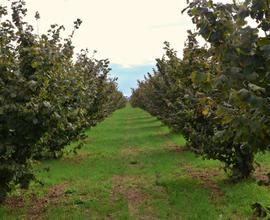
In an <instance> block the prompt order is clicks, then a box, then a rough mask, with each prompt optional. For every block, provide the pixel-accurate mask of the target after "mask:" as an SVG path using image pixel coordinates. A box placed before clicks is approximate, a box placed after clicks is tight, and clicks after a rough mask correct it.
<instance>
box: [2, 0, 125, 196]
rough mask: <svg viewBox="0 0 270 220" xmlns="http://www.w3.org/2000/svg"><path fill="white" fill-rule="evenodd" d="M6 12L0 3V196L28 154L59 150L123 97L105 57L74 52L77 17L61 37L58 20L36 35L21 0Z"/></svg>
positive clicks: (21, 172)
mask: <svg viewBox="0 0 270 220" xmlns="http://www.w3.org/2000/svg"><path fill="white" fill-rule="evenodd" d="M11 12H12V20H10V19H9V15H8V11H7V8H6V7H4V6H1V5H0V45H1V47H0V176H1V178H0V200H2V199H3V198H4V197H5V195H6V193H7V192H8V191H10V190H11V188H12V186H13V185H16V184H20V185H21V186H22V187H27V186H28V184H29V181H30V180H31V179H32V178H33V174H32V173H31V168H30V166H31V159H32V158H33V157H35V158H40V157H43V156H45V155H46V156H53V157H58V156H61V154H62V151H63V148H64V146H66V145H67V144H69V143H70V142H71V141H73V140H78V139H80V138H81V137H82V135H81V134H82V132H83V130H84V129H86V128H89V127H91V126H94V125H96V124H97V123H98V122H100V121H101V120H103V119H104V118H105V117H106V116H108V115H109V114H110V113H111V112H113V111H114V110H116V109H118V108H120V107H123V106H124V105H125V98H124V97H123V95H122V93H120V92H119V91H118V90H117V84H116V81H115V79H110V78H109V77H108V73H109V71H110V69H109V67H108V64H109V62H108V60H96V59H94V58H89V56H88V52H87V51H86V50H83V51H81V52H80V53H79V54H78V55H77V59H76V60H74V52H73V49H74V47H73V46H72V37H73V35H74V32H75V30H76V29H78V28H79V26H80V24H81V21H80V20H79V19H78V20H77V21H76V22H74V31H73V32H72V34H71V35H70V36H69V37H68V38H66V39H63V38H61V31H62V30H63V29H64V27H63V26H58V25H51V28H50V30H49V31H48V32H47V33H46V34H42V35H41V36H38V35H36V34H35V33H34V30H33V27H32V26H31V25H30V24H28V23H26V22H25V21H24V17H25V15H26V12H27V10H26V8H25V2H24V1H23V0H18V1H13V2H12V5H11ZM36 19H39V14H38V13H37V14H36Z"/></svg>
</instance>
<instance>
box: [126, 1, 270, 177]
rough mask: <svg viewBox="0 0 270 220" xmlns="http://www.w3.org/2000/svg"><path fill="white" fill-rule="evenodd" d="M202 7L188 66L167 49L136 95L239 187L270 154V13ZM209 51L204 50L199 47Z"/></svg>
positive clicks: (262, 4) (248, 6)
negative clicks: (265, 154) (201, 41)
mask: <svg viewBox="0 0 270 220" xmlns="http://www.w3.org/2000/svg"><path fill="white" fill-rule="evenodd" d="M269 5H270V4H269V1H268V0H245V1H242V2H240V3H236V2H235V1H234V2H233V3H231V4H224V3H213V1H212V0H194V1H192V2H189V6H188V7H187V8H186V9H185V10H184V11H183V12H185V11H187V13H188V15H189V16H190V17H191V18H192V21H193V23H194V24H195V25H196V32H195V33H192V32H190V31H189V36H188V40H187V42H186V45H185V49H184V53H183V58H182V59H180V58H178V57H177V55H176V52H175V51H174V50H172V49H171V48H170V47H169V44H168V43H166V45H165V50H166V55H165V56H164V57H163V58H162V59H157V70H156V71H155V72H154V74H152V75H151V74H148V77H146V78H145V80H144V81H141V82H139V87H138V89H136V90H134V91H133V95H132V98H131V102H132V105H133V106H137V107H141V108H143V109H145V110H147V111H148V112H150V113H151V114H152V115H155V116H157V117H158V118H160V119H161V120H162V121H163V122H164V123H165V124H167V125H168V126H170V127H171V128H173V129H174V130H175V131H178V132H181V133H182V134H183V135H184V136H185V138H186V139H187V140H188V144H189V146H190V148H191V149H192V150H194V151H195V152H197V153H199V154H201V155H203V156H204V157H205V158H209V159H218V160H220V161H222V162H224V164H225V169H226V171H229V172H230V174H231V176H232V177H233V178H235V180H238V179H243V178H247V177H249V176H250V175H251V173H252V171H253V170H254V156H255V154H256V153H258V152H265V151H267V150H269V148H270V103H269V101H270V99H269V98H270V97H269V96H270V65H269V64H270V6H269ZM198 37H202V38H203V39H204V40H205V41H206V44H205V45H204V46H201V45H200V44H199V43H198V42H197V39H198Z"/></svg>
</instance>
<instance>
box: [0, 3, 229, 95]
mask: <svg viewBox="0 0 270 220" xmlns="http://www.w3.org/2000/svg"><path fill="white" fill-rule="evenodd" d="M25 1H26V5H27V8H28V15H27V21H29V22H30V23H31V24H32V25H33V26H34V27H37V26H38V29H39V33H44V32H46V30H47V29H48V28H49V26H50V25H51V24H61V25H64V26H65V28H66V34H67V35H68V34H70V33H71V30H72V28H73V22H74V21H75V20H76V19H77V18H80V19H81V20H82V21H83V23H82V26H81V27H80V29H79V30H78V31H77V32H76V34H75V37H74V41H73V42H74V45H75V48H76V51H79V50H80V49H85V48H88V49H89V50H90V51H94V50H96V51H97V52H98V53H97V54H96V57H97V58H98V59H105V58H106V59H107V58H108V59H109V60H110V62H111V68H112V71H111V76H112V77H118V84H119V89H120V90H121V91H122V92H123V93H124V94H125V95H127V96H130V95H131V90H130V88H135V87H136V85H137V80H142V79H143V76H144V75H145V74H146V73H147V72H152V69H153V68H154V67H155V59H156V58H160V57H161V56H162V55H163V42H164V41H168V42H170V44H171V46H172V47H173V48H174V49H176V50H177V51H178V52H179V56H181V55H182V50H183V47H184V42H185V40H186V38H187V30H189V29H191V30H193V29H194V26H193V24H192V22H191V19H190V18H189V17H188V15H186V14H181V10H182V9H183V8H185V7H186V0H166V1H165V0H25ZM225 1H226V0H225ZM2 2H3V3H4V5H7V6H8V5H9V4H10V3H9V1H8V0H0V3H2ZM36 11H38V12H39V13H40V15H41V19H40V20H39V21H38V24H37V23H36V21H35V19H34V15H35V12H36Z"/></svg>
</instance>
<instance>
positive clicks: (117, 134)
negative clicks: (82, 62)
mask: <svg viewBox="0 0 270 220" xmlns="http://www.w3.org/2000/svg"><path fill="white" fill-rule="evenodd" d="M86 133H87V136H88V139H87V143H86V144H85V146H84V147H83V148H82V150H80V152H79V154H78V155H71V156H67V157H64V158H63V159H61V160H59V161H53V160H52V161H46V162H42V163H40V164H37V165H35V170H36V174H37V176H38V179H39V180H40V181H41V182H42V184H37V183H33V184H32V185H31V187H30V189H29V190H28V191H25V192H22V191H19V190H17V191H15V192H14V194H13V195H11V196H10V197H9V198H8V200H7V202H6V205H5V206H4V207H2V208H0V219H1V220H2V219H3V220H6V219H7V220H8V219H48V220H53V219H57V220H61V219H65V220H66V219H74V220H77V219H78V220H81V219H82V220H84V219H108V220H110V219H116V220H119V219H168V220H173V219H200V220H203V219H209V220H212V219H237V220H238V219H249V217H250V216H251V209H250V205H251V204H252V203H253V202H255V201H259V202H262V203H263V204H268V205H269V204H270V194H269V189H268V188H266V187H259V186H258V185H257V184H256V182H255V181H249V182H244V183H239V184H236V185H230V184H226V182H225V181H224V179H226V177H225V175H224V173H223V171H222V170H221V169H220V164H219V163H218V162H216V161H204V160H202V159H199V158H196V157H195V156H194V154H192V153H190V152H188V151H186V150H185V148H184V144H185V141H184V139H183V138H182V137H181V136H179V135H175V134H171V133H170V131H169V129H168V128H167V127H166V126H164V125H162V124H161V123H160V122H159V121H158V120H157V119H155V118H153V117H151V116H150V115H149V114H148V113H146V112H144V111H142V110H139V109H133V108H131V107H130V106H127V107H126V108H124V109H121V110H119V111H117V112H115V113H114V114H113V115H112V116H111V117H110V118H108V119H107V120H105V121H104V122H103V123H101V124H100V125H99V126H97V127H95V128H94V129H91V130H89V131H87V132H86ZM268 156H269V155H268ZM258 159H259V160H260V161H261V162H262V163H263V165H264V167H268V168H269V167H270V160H269V159H268V158H267V156H261V157H259V158H258Z"/></svg>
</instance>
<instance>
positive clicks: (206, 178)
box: [184, 165, 223, 201]
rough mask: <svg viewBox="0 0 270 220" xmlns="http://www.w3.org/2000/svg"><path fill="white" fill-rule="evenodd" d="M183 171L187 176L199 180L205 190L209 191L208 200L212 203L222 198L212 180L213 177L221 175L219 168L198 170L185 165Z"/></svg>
mask: <svg viewBox="0 0 270 220" xmlns="http://www.w3.org/2000/svg"><path fill="white" fill-rule="evenodd" d="M184 169H185V171H186V173H187V174H188V175H189V176H191V177H192V178H194V179H197V180H199V181H200V182H201V183H202V185H203V187H204V188H205V189H207V190H210V199H211V200H212V201H217V200H218V199H219V198H220V197H222V196H223V192H222V190H221V188H220V187H219V186H218V185H217V183H216V182H215V181H214V180H213V179H212V178H213V177H217V176H220V175H221V170H220V169H219V168H207V169H198V168H194V167H192V166H191V165H185V166H184Z"/></svg>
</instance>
